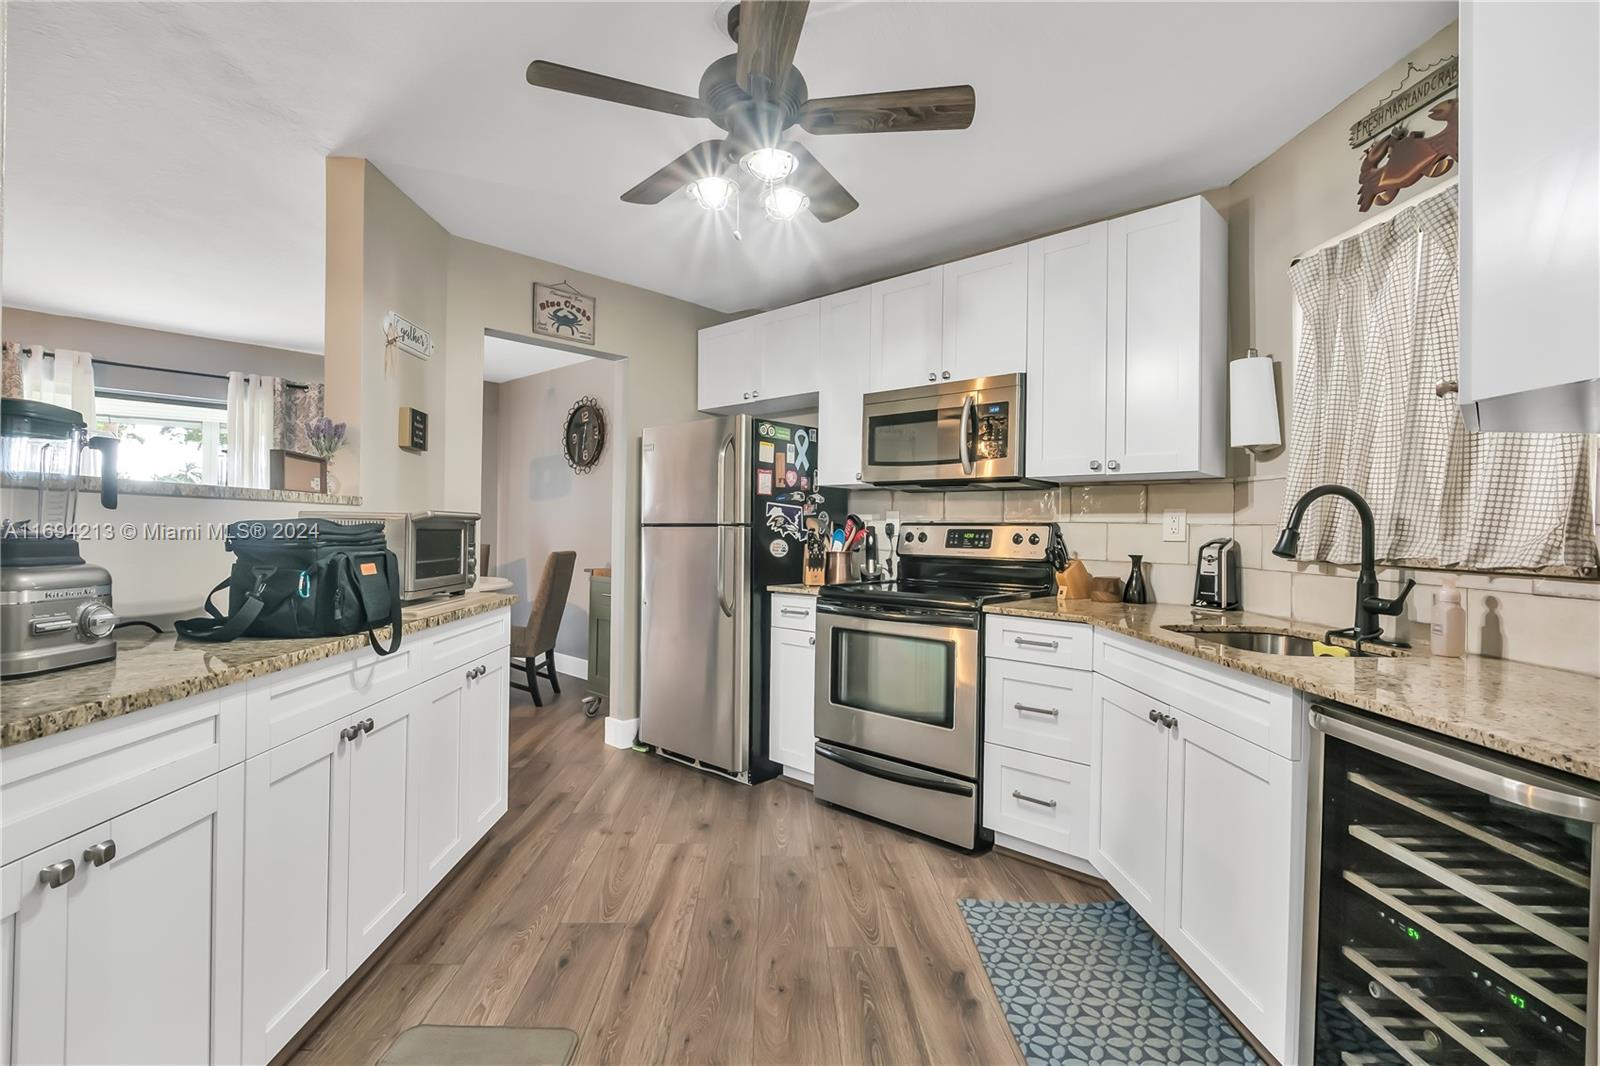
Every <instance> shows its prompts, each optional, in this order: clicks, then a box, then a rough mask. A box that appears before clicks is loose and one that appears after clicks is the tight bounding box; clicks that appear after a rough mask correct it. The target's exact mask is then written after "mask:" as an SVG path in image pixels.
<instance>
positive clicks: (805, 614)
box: [772, 592, 817, 633]
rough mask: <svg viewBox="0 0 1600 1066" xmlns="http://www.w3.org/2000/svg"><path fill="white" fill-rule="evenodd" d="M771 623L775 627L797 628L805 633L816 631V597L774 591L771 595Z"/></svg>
mask: <svg viewBox="0 0 1600 1066" xmlns="http://www.w3.org/2000/svg"><path fill="white" fill-rule="evenodd" d="M772 624H773V626H774V627H775V628H777V629H799V630H804V631H805V632H807V633H815V632H816V631H817V598H816V597H815V596H797V595H791V594H787V593H781V592H779V593H774V594H773V596H772Z"/></svg>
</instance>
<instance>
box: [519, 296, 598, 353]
mask: <svg viewBox="0 0 1600 1066" xmlns="http://www.w3.org/2000/svg"><path fill="white" fill-rule="evenodd" d="M533 332H534V333H536V334H538V335H539V336H541V337H553V338H555V339H557V340H567V341H577V342H578V343H579V344H593V343H594V297H593V296H585V295H584V294H583V293H581V292H579V291H578V290H577V289H574V288H573V287H572V286H571V285H568V284H567V283H566V282H564V281H563V282H561V283H560V284H559V285H544V284H541V283H539V282H537V281H536V282H534V283H533Z"/></svg>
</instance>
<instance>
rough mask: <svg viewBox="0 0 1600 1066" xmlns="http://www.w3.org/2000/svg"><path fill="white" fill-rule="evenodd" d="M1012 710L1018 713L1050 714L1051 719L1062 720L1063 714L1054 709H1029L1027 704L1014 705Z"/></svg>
mask: <svg viewBox="0 0 1600 1066" xmlns="http://www.w3.org/2000/svg"><path fill="white" fill-rule="evenodd" d="M1011 706H1012V708H1013V709H1015V710H1018V711H1027V712H1028V713H1029V714H1048V715H1049V716H1050V717H1051V718H1060V717H1061V712H1060V711H1059V710H1057V709H1056V708H1054V707H1029V706H1028V705H1027V704H1026V703H1013V704H1012V705H1011Z"/></svg>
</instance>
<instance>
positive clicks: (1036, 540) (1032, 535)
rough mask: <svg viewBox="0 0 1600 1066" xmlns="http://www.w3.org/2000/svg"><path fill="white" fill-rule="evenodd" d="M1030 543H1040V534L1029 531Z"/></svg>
mask: <svg viewBox="0 0 1600 1066" xmlns="http://www.w3.org/2000/svg"><path fill="white" fill-rule="evenodd" d="M1028 543H1029V544H1038V543H1039V534H1037V533H1029V534H1028Z"/></svg>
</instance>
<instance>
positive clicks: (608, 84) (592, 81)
mask: <svg viewBox="0 0 1600 1066" xmlns="http://www.w3.org/2000/svg"><path fill="white" fill-rule="evenodd" d="M528 84H529V85H538V86H542V87H543V88H546V89H555V90H556V91H557V92H563V93H573V94H574V95H577V96H587V97H591V98H592V99H595V100H609V101H611V102H612V103H614V104H627V105H628V106H629V107H642V108H645V109H647V110H650V111H665V112H666V113H667V114H669V115H682V116H684V117H685V118H705V117H706V116H707V115H708V114H710V112H709V111H708V110H707V109H706V105H705V104H704V103H702V102H701V101H700V100H699V99H698V98H696V97H693V96H684V95H683V94H682V93H669V92H667V90H665V89H652V88H651V87H650V86H648V85H640V84H638V83H637V82H632V81H623V80H622V79H621V78H609V77H607V76H606V75H604V74H595V73H593V72H592V71H588V70H579V69H578V68H577V67H564V66H562V65H561V64H560V63H547V62H545V61H544V60H542V59H536V60H534V61H533V62H532V63H529V64H528Z"/></svg>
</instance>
